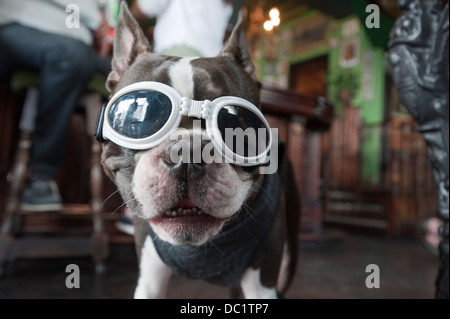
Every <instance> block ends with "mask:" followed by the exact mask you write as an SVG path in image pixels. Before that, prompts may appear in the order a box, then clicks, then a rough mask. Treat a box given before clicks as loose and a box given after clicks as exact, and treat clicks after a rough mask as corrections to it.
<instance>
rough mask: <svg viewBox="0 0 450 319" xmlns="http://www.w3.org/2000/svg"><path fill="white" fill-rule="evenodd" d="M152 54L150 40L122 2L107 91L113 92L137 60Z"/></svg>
mask: <svg viewBox="0 0 450 319" xmlns="http://www.w3.org/2000/svg"><path fill="white" fill-rule="evenodd" d="M150 52H151V46H150V43H149V42H148V39H147V38H146V37H145V35H144V33H143V32H142V29H141V27H140V26H139V24H138V23H137V21H136V20H135V19H134V17H133V15H132V14H131V12H130V10H129V9H128V5H127V4H126V2H125V1H122V2H121V4H120V13H119V17H118V19H117V25H116V28H115V34H114V49H113V59H112V71H111V73H110V74H109V76H108V79H107V81H106V87H107V89H108V90H109V91H110V92H113V91H114V90H115V87H116V85H117V83H118V82H119V80H120V78H121V77H122V75H123V74H124V73H125V72H126V71H127V70H128V69H129V68H130V66H131V65H132V64H133V63H134V62H135V60H136V58H137V57H138V56H139V55H141V54H144V53H150Z"/></svg>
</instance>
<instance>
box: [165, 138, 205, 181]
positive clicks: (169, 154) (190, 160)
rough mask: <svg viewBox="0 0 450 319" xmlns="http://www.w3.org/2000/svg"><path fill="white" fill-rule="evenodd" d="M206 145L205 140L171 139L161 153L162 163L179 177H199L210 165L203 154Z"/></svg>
mask: <svg viewBox="0 0 450 319" xmlns="http://www.w3.org/2000/svg"><path fill="white" fill-rule="evenodd" d="M196 144H198V145H196ZM206 145H207V143H206V142H204V141H202V142H201V143H194V142H192V141H189V140H178V141H171V142H169V143H168V144H167V145H166V147H165V149H164V151H163V152H162V154H161V159H162V163H163V165H164V166H165V168H166V169H167V170H168V171H169V173H170V174H173V175H177V176H178V177H179V178H183V177H184V176H187V177H198V176H200V175H202V174H203V173H204V172H205V170H206V168H207V167H208V166H209V165H210V164H208V163H206V162H205V161H204V159H203V156H202V155H203V149H204V147H205V146H206Z"/></svg>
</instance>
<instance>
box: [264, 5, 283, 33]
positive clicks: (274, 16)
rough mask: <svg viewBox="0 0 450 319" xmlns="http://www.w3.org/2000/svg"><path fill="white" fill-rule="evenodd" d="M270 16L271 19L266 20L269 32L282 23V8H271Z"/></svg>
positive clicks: (265, 23) (266, 27) (265, 24)
mask: <svg viewBox="0 0 450 319" xmlns="http://www.w3.org/2000/svg"><path fill="white" fill-rule="evenodd" d="M269 18H270V20H266V22H264V30H266V31H267V32H270V31H272V30H273V29H274V28H275V27H278V26H279V25H280V23H281V19H280V10H278V8H272V9H270V11H269Z"/></svg>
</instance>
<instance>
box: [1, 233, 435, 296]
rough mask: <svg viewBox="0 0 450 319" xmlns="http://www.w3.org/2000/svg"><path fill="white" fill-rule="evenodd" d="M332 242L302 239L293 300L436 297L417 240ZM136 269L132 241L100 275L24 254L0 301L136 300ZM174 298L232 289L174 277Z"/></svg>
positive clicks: (347, 237) (118, 248)
mask: <svg viewBox="0 0 450 319" xmlns="http://www.w3.org/2000/svg"><path fill="white" fill-rule="evenodd" d="M343 234H344V236H343V237H340V239H339V238H338V239H336V240H334V241H329V242H324V243H321V244H311V243H308V244H303V245H301V247H300V259H299V265H298V271H297V274H296V277H295V281H294V283H293V285H292V287H291V289H290V290H289V291H288V293H287V295H286V297H287V298H289V299H295V298H306V299H329V298H338V299H349V298H351V299H353V298H370V299H372V298H408V299H410V298H412V299H416V298H421V299H422V298H424V299H428V298H433V294H434V281H435V278H436V273H437V267H438V258H437V257H436V256H434V255H432V254H431V253H430V252H429V251H427V250H426V249H425V248H424V246H423V244H422V243H421V242H420V241H418V240H416V239H411V238H410V239H395V240H391V239H386V238H382V237H379V236H367V235H361V234H356V233H343ZM69 264H76V265H78V266H79V268H80V288H79V289H76V288H74V289H68V288H67V287H66V285H65V282H66V277H67V276H68V275H69V274H68V273H66V272H65V269H66V266H67V265H69ZM369 264H376V265H378V266H379V268H380V288H378V289H376V288H374V289H368V288H367V287H366V285H365V282H366V277H367V276H368V275H369V273H366V272H365V270H366V266H367V265H369ZM136 274H137V263H136V256H135V251H134V247H133V245H130V244H114V245H112V247H111V255H110V257H109V258H108V260H107V271H106V273H105V274H104V275H103V276H96V275H95V273H94V267H93V263H92V261H91V259H90V258H84V257H82V258H80V257H77V258H75V257H74V258H64V259H40V260H39V259H38V260H36V259H30V260H28V259H23V260H18V261H16V262H15V264H14V265H13V267H9V269H8V273H7V275H6V276H5V277H4V278H1V279H0V299H11V298H58V299H66V298H71V299H75V298H89V299H90V298H95V299H100V298H117V299H123V298H131V297H132V295H133V291H134V287H135V283H136ZM168 296H169V298H191V299H196V298H203V299H204V298H208V299H210V298H228V296H229V290H228V289H227V288H223V287H216V286H212V285H209V284H206V283H203V282H200V281H190V280H186V279H183V278H177V277H174V278H173V279H172V281H171V283H170V287H169V292H168Z"/></svg>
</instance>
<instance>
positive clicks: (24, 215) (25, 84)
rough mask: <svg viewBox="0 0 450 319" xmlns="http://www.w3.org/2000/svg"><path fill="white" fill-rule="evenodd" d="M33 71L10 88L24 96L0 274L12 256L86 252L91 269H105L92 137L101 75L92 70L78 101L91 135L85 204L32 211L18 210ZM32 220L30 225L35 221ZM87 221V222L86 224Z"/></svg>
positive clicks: (35, 80) (34, 100)
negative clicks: (65, 223)
mask: <svg viewBox="0 0 450 319" xmlns="http://www.w3.org/2000/svg"><path fill="white" fill-rule="evenodd" d="M38 84H39V75H38V74H36V73H32V72H28V71H21V72H17V73H15V74H14V75H13V77H12V79H11V88H12V89H13V90H14V91H16V92H18V91H21V90H24V89H26V90H27V94H26V98H25V103H24V106H23V109H22V116H21V120H20V138H19V142H18V148H17V151H16V154H15V160H14V165H13V167H12V168H11V170H10V171H9V173H8V178H7V179H8V186H9V187H8V188H9V193H8V197H7V201H6V207H5V211H4V215H3V224H2V227H1V230H0V275H1V274H2V273H3V270H4V266H5V265H6V263H7V262H10V263H12V262H13V261H14V260H15V259H17V258H49V257H74V256H84V255H91V256H92V258H93V261H94V263H95V271H96V273H98V274H99V273H102V272H103V271H104V269H105V265H104V260H105V259H106V257H107V256H108V254H109V248H108V246H109V243H108V236H107V234H106V232H105V228H104V221H103V215H102V213H103V211H102V203H103V200H102V176H103V175H102V168H101V166H100V153H101V145H100V143H98V142H97V141H96V140H95V137H94V136H93V132H94V127H95V121H96V117H97V113H98V110H99V109H100V108H101V106H102V97H107V96H108V93H107V92H106V90H105V77H104V76H103V75H101V74H95V75H94V77H93V78H92V79H91V81H90V82H89V84H88V89H87V92H86V94H85V95H84V96H83V97H82V99H81V101H80V102H82V104H83V106H84V108H85V112H84V113H85V115H86V116H85V121H86V128H87V132H86V134H87V135H88V136H89V137H90V139H91V158H90V203H89V204H83V205H81V204H72V205H70V204H64V205H63V210H62V211H61V212H42V213H41V212H39V213H34V212H33V213H32V212H26V211H23V210H21V208H20V198H21V194H22V191H23V188H24V186H25V182H26V178H27V176H28V164H29V156H30V148H31V136H32V133H33V130H34V119H35V114H36V109H37V105H38V97H39V92H38V89H37V87H38ZM29 219H33V220H38V221H39V222H38V223H37V224H38V225H41V228H39V227H34V229H26V224H27V223H26V221H27V220H29ZM86 219H92V224H91V225H92V227H89V229H86V227H84V228H83V227H80V226H77V227H75V226H73V227H70V229H67V228H64V229H61V227H59V228H58V227H56V226H57V225H59V226H60V225H61V224H62V222H63V221H67V220H70V224H77V221H78V224H80V220H86ZM35 224H36V223H35ZM89 224H90V223H89Z"/></svg>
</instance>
